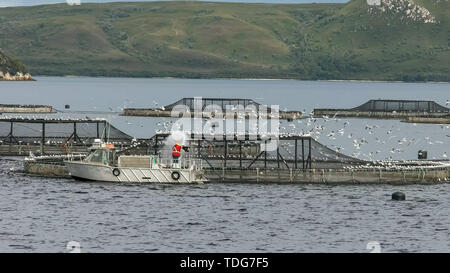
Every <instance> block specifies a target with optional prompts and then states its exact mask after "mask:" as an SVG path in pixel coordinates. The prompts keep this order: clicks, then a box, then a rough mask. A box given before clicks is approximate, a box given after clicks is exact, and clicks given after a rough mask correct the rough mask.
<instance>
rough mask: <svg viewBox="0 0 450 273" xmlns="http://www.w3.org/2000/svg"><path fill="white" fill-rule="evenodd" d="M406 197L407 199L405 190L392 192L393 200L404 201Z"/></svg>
mask: <svg viewBox="0 0 450 273" xmlns="http://www.w3.org/2000/svg"><path fill="white" fill-rule="evenodd" d="M405 199H406V195H405V194H404V193H403V192H399V191H397V192H394V193H393V194H392V200H395V201H404V200H405Z"/></svg>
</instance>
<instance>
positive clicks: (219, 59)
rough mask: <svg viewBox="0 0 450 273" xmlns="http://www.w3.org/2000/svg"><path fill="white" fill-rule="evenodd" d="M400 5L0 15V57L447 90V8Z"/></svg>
mask: <svg viewBox="0 0 450 273" xmlns="http://www.w3.org/2000/svg"><path fill="white" fill-rule="evenodd" d="M405 1H408V0H389V1H387V0H383V3H384V4H383V5H381V6H376V7H375V6H369V5H367V2H366V0H353V1H350V2H349V3H347V4H248V3H247V4H243V3H209V2H208V3H207V2H147V3H142V2H140V3H108V4H84V3H83V4H82V5H81V6H69V5H66V4H60V5H44V6H37V7H14V8H0V48H4V49H5V50H6V51H7V52H11V54H13V55H14V56H16V57H18V58H19V59H20V60H21V61H23V62H24V63H25V64H26V65H27V66H28V67H29V69H30V71H31V73H32V74H34V75H86V76H133V77H152V76H158V77H160V76H171V77H192V78H211V77H224V78H228V77H236V78H295V79H359V80H406V81H423V80H431V81H450V68H449V63H450V53H449V33H450V30H449V14H450V10H449V2H448V0H414V2H413V3H414V6H412V7H413V8H414V9H413V8H411V7H408V6H406V8H402V9H398V8H397V9H396V8H393V9H391V8H390V5H392V3H394V5H397V6H400V7H402V6H401V5H403V4H405ZM412 1H413V0H410V2H411V3H412ZM410 2H406V4H408V3H410ZM416 6H417V7H420V9H419V8H417V9H416V8H415V7H416ZM383 8H384V9H383ZM423 9H426V10H427V11H429V13H430V14H429V15H426V16H424V15H423V14H421V12H422V13H423V12H424V11H423ZM398 10H401V12H398ZM408 10H410V11H409V12H408ZM430 18H431V19H430ZM429 21H431V22H429Z"/></svg>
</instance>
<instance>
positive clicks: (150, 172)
mask: <svg viewBox="0 0 450 273" xmlns="http://www.w3.org/2000/svg"><path fill="white" fill-rule="evenodd" d="M65 165H66V166H67V169H68V170H69V173H70V175H71V176H72V177H73V178H75V179H78V180H85V181H104V182H132V183H202V182H204V179H203V172H202V171H199V170H188V169H171V168H167V169H166V168H162V169H149V168H114V167H110V166H104V165H93V164H86V163H83V162H73V161H66V162H65ZM174 173H178V174H179V175H177V174H174ZM177 177H179V178H178V179H175V178H177Z"/></svg>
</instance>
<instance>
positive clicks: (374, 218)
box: [0, 158, 450, 252]
mask: <svg viewBox="0 0 450 273" xmlns="http://www.w3.org/2000/svg"><path fill="white" fill-rule="evenodd" d="M20 167H21V161H20V159H11V158H8V159H6V158H0V175H1V176H0V177H1V178H0V213H1V219H0V252H67V251H68V250H66V245H67V243H68V242H69V241H76V242H79V244H80V245H81V251H82V252H369V251H368V250H366V246H367V244H368V243H369V242H371V241H376V242H378V243H379V244H380V245H381V251H382V252H448V251H450V231H449V226H450V216H449V213H448V212H449V211H450V204H449V202H448V200H449V199H450V185H448V184H441V185H433V186H430V185H428V186H427V185H409V186H389V185H383V186H358V185H355V186H325V185H282V184H204V185H173V186H171V185H153V184H147V185H118V184H112V183H81V182H75V181H73V180H70V179H49V178H41V177H34V176H29V175H24V174H20V173H16V172H11V171H10V168H20ZM398 190H401V191H403V192H405V193H406V197H407V200H406V201H403V202H397V201H391V200H390V199H391V194H392V193H393V192H394V191H398Z"/></svg>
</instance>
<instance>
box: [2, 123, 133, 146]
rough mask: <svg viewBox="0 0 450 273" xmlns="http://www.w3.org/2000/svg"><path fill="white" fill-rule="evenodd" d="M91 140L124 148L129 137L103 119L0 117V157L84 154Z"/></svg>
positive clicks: (130, 139) (127, 143)
mask: <svg viewBox="0 0 450 273" xmlns="http://www.w3.org/2000/svg"><path fill="white" fill-rule="evenodd" d="M95 139H104V140H108V141H110V142H112V143H115V144H116V145H118V146H125V147H126V146H129V145H131V142H132V140H133V137H131V136H129V135H127V134H126V133H124V132H122V131H120V130H119V129H117V128H115V127H114V126H112V125H111V124H110V123H108V122H107V121H106V120H105V119H58V118H55V119H43V118H0V155H28V154H29V153H30V152H32V153H36V154H40V155H45V154H51V155H55V154H67V153H71V152H86V151H87V149H88V147H90V146H91V145H92V144H93V142H94V140H95Z"/></svg>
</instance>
